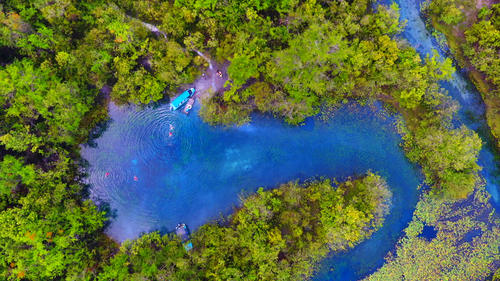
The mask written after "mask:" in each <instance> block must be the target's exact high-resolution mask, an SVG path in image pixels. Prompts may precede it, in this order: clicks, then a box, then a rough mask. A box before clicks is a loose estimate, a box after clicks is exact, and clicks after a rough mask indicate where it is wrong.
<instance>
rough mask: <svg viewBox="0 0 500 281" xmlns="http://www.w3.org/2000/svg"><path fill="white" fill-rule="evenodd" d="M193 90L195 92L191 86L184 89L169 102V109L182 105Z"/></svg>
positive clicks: (191, 94) (175, 108)
mask: <svg viewBox="0 0 500 281" xmlns="http://www.w3.org/2000/svg"><path fill="white" fill-rule="evenodd" d="M195 92H196V90H195V88H191V89H188V90H186V91H184V92H183V93H182V94H180V95H179V96H178V97H177V98H175V99H174V100H173V101H172V102H171V103H170V109H171V110H177V109H179V108H180V107H182V106H183V105H184V104H185V103H186V102H187V101H188V100H189V98H191V97H192V96H193V95H194V93H195Z"/></svg>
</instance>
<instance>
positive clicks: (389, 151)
mask: <svg viewBox="0 0 500 281" xmlns="http://www.w3.org/2000/svg"><path fill="white" fill-rule="evenodd" d="M398 3H399V4H400V7H401V18H402V19H407V20H408V25H407V28H406V29H405V31H404V33H403V34H402V36H403V37H404V38H405V39H407V40H408V42H409V43H410V44H412V45H413V46H414V47H415V48H416V49H417V50H418V51H419V53H420V54H421V55H422V56H425V54H428V53H430V52H431V50H432V49H437V50H438V51H439V52H440V53H441V54H443V52H442V51H441V50H440V49H439V46H438V45H437V44H436V43H435V41H434V40H433V39H432V37H431V36H430V34H429V33H428V32H427V31H426V30H425V26H424V24H423V22H422V20H421V18H420V15H419V8H418V7H419V2H416V1H413V0H401V1H399V2H398ZM453 78H454V79H453V81H451V82H446V83H443V84H442V86H443V87H444V88H446V89H447V90H448V91H449V93H450V95H451V96H452V97H453V98H454V99H455V100H457V101H459V103H460V104H461V106H462V107H461V110H460V112H459V113H458V114H457V117H456V120H455V124H456V125H457V126H458V125H460V124H462V123H464V124H466V125H467V126H469V127H470V128H472V129H474V130H476V131H477V132H478V133H479V134H480V135H481V137H482V139H483V141H484V142H485V144H486V145H485V147H484V148H483V150H482V151H481V154H480V161H479V162H480V164H481V165H482V166H483V171H482V172H481V173H482V176H483V177H484V178H485V179H486V182H487V190H488V191H489V192H490V194H491V195H492V203H493V204H494V206H495V207H496V208H497V210H498V206H499V202H498V201H499V198H498V197H499V196H498V186H499V184H498V181H499V177H498V175H499V173H498V166H497V161H496V159H495V158H494V153H493V152H492V150H491V149H490V146H489V143H490V140H491V138H490V137H489V135H488V130H487V128H486V127H485V122H484V118H483V114H484V106H483V105H482V103H481V99H480V97H479V95H478V93H477V91H475V89H474V88H473V87H472V86H471V85H470V83H469V82H468V81H467V79H466V78H465V77H464V75H463V74H462V73H458V74H455V75H454V77H453ZM197 110H198V108H195V109H194V110H193V111H194V112H192V113H191V115H190V116H185V115H183V114H182V113H180V112H170V111H168V106H167V105H159V106H156V107H147V108H143V109H139V108H136V107H133V106H131V107H117V106H114V105H113V104H111V105H110V116H111V121H110V122H109V123H108V124H106V127H105V128H104V131H103V133H102V135H100V137H98V138H96V139H94V140H93V144H92V145H86V146H84V147H83V148H82V155H83V157H84V158H85V159H87V160H88V162H89V168H88V172H89V177H88V181H89V184H90V185H91V189H90V192H91V198H92V199H93V200H94V201H96V202H98V203H106V204H109V207H110V209H111V210H112V216H113V218H112V220H111V223H110V226H109V227H108V229H107V233H108V234H109V235H110V236H111V237H113V238H114V239H116V240H118V241H123V240H125V239H133V238H136V237H138V236H139V235H140V234H141V233H143V232H149V231H152V230H161V231H163V232H166V231H171V230H172V229H173V228H174V227H175V225H176V224H177V223H179V222H185V223H187V224H188V225H189V226H190V228H191V229H193V230H195V229H196V228H197V227H199V226H200V225H202V224H204V223H206V222H207V221H210V220H213V219H217V218H219V217H220V216H221V215H227V214H230V213H231V212H232V210H233V207H234V206H236V205H237V204H238V202H239V199H238V198H239V196H240V195H241V194H245V193H250V192H254V191H255V190H256V189H257V188H258V187H259V186H264V187H274V186H276V185H277V184H279V183H282V182H286V181H289V180H294V179H302V180H304V179H308V178H311V177H315V176H326V177H337V178H339V179H342V178H344V177H347V176H351V175H356V174H361V173H364V172H365V171H366V170H368V169H371V170H372V171H374V172H378V173H380V174H381V175H382V176H384V177H386V178H387V181H388V183H389V184H390V186H391V189H392V192H393V194H394V198H393V202H392V207H391V212H390V214H389V215H388V217H387V219H386V222H385V224H384V226H383V227H382V228H381V229H380V230H379V231H377V232H376V233H375V234H374V235H373V236H372V237H371V238H370V239H368V240H366V241H364V242H362V243H361V244H360V245H358V246H356V247H355V248H354V249H353V250H351V251H349V252H346V253H342V254H337V255H335V256H332V257H330V258H327V259H325V260H324V261H323V262H322V264H321V267H320V271H319V272H318V273H317V275H316V277H315V279H317V280H356V279H359V278H360V277H363V276H366V275H367V274H369V273H371V272H373V271H375V270H376V269H377V268H378V267H380V266H381V265H382V264H383V262H384V259H383V258H384V256H385V255H386V254H387V253H388V252H389V251H390V250H392V249H393V248H394V245H395V243H396V241H397V239H398V238H399V237H400V236H401V231H402V230H403V229H404V228H405V227H406V225H407V224H408V222H409V221H410V219H411V215H412V212H413V210H414V207H415V204H416V202H417V197H418V191H417V189H416V187H417V186H418V185H419V184H420V183H421V177H420V175H419V172H418V171H417V169H416V168H415V167H414V166H413V165H411V164H410V163H408V161H407V160H406V159H405V157H404V154H403V152H402V151H401V149H400V147H399V143H400V141H401V140H400V137H399V136H398V135H397V133H396V132H395V128H394V124H393V122H394V118H393V117H390V116H388V114H387V113H386V112H385V111H384V110H382V109H380V108H379V107H378V106H375V107H372V108H369V107H361V106H356V105H352V104H350V105H347V106H345V107H343V108H341V109H340V110H338V111H337V112H336V114H335V116H334V117H333V118H332V119H331V120H330V121H329V122H328V123H323V122H320V121H318V120H315V119H313V118H311V119H308V120H307V122H306V124H305V125H304V126H301V127H290V126H287V125H285V124H283V123H282V122H281V121H280V120H276V119H274V118H270V117H267V116H262V115H255V116H253V121H252V123H250V124H249V125H245V126H243V127H240V128H228V129H227V128H226V129H224V128H219V127H210V126H208V125H206V124H204V123H203V122H201V120H200V119H199V118H198V116H197V115H196V113H197V112H196V111H197ZM170 124H171V125H172V126H173V127H174V128H173V130H171V128H170ZM170 131H171V132H172V136H169V132H170ZM333 268H334V270H331V269H333Z"/></svg>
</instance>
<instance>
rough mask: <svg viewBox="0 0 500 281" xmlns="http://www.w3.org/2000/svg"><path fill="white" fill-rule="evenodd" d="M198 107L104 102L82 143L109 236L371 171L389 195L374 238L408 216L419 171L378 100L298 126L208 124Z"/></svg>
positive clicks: (197, 219) (259, 121)
mask: <svg viewBox="0 0 500 281" xmlns="http://www.w3.org/2000/svg"><path fill="white" fill-rule="evenodd" d="M196 110H197V108H195V109H194V112H192V114H191V115H190V116H186V115H184V114H182V113H181V112H171V111H169V110H168V106H167V105H160V106H158V107H156V108H153V107H148V108H146V109H142V110H137V109H135V108H134V107H116V106H114V105H112V104H111V106H110V117H111V121H110V123H109V124H108V128H107V129H106V131H105V132H104V133H103V134H102V136H100V137H99V138H97V139H96V140H94V142H95V145H93V147H92V146H85V147H84V148H83V149H82V155H83V157H84V158H85V159H87V160H88V161H89V164H90V167H89V174H90V176H89V178H88V179H89V183H90V184H91V186H92V188H91V195H92V198H93V199H94V200H95V201H102V202H107V203H109V204H110V208H111V209H112V210H114V213H115V214H116V216H115V217H114V218H113V220H112V222H111V225H110V227H109V228H108V230H107V231H108V234H109V235H110V236H111V237H113V238H115V239H116V240H118V241H123V240H125V239H133V238H136V237H138V236H139V235H140V234H141V233H142V232H148V231H152V230H171V229H172V228H173V227H174V226H175V225H176V224H177V223H179V222H185V223H187V224H188V225H189V226H190V228H191V229H193V230H194V229H196V228H197V227H199V226H200V225H202V224H204V223H206V222H207V221H210V220H213V219H217V218H219V217H220V215H221V214H222V215H227V214H229V213H231V212H232V210H233V207H234V206H236V205H237V204H238V203H239V196H240V195H241V194H242V192H243V193H244V192H246V193H249V192H254V191H255V190H256V189H257V188H258V187H260V186H264V187H274V186H276V185H278V184H280V183H283V182H287V181H290V180H294V179H302V180H304V179H308V178H311V177H315V176H326V177H337V178H339V179H341V178H344V177H347V176H351V175H356V174H362V173H364V172H366V171H367V170H369V169H371V170H372V171H374V172H379V173H380V174H381V175H382V176H384V177H386V178H387V180H388V183H389V185H390V186H391V187H392V188H393V193H394V201H393V207H392V209H391V214H390V216H389V219H388V220H389V221H390V223H389V224H388V225H390V229H389V228H388V229H387V230H388V231H385V232H387V233H385V234H381V235H382V237H380V238H381V239H384V240H385V239H387V238H388V237H386V236H387V235H391V236H392V235H393V233H392V230H395V229H398V230H400V229H401V228H402V227H404V224H405V223H407V222H408V220H409V219H410V215H411V211H412V209H413V208H414V206H415V204H416V200H417V191H416V186H417V185H418V184H419V179H418V176H417V172H416V170H415V169H414V168H413V167H412V165H410V164H409V163H408V162H407V160H406V159H405V157H404V155H403V152H402V151H401V149H400V147H399V142H400V137H399V135H398V134H397V133H396V131H395V127H394V126H393V123H394V117H390V116H388V115H387V114H386V113H385V111H384V110H382V109H380V108H378V107H377V106H374V107H372V108H369V107H361V106H357V105H354V104H350V105H347V106H345V107H344V108H342V109H340V110H339V111H338V112H336V114H335V117H333V118H332V120H331V121H330V122H328V123H324V122H321V121H317V120H315V119H312V118H311V119H309V120H308V121H307V122H306V124H305V125H304V126H301V127H292V126H287V125H285V124H283V122H282V121H280V120H277V119H274V118H270V117H266V116H261V115H255V116H254V117H253V121H252V122H251V123H250V124H248V125H245V126H242V127H239V128H221V127H211V126H208V125H207V124H205V123H203V122H202V121H201V120H200V118H199V117H198V116H197V114H196V113H197V112H196ZM170 124H172V126H173V127H174V129H173V130H172V136H169V132H170ZM381 233H384V231H382V232H381ZM384 235H385V236H384ZM394 238H395V237H394ZM388 241H392V242H394V239H389V240H388ZM390 244H391V242H388V245H387V246H388V247H389V246H390Z"/></svg>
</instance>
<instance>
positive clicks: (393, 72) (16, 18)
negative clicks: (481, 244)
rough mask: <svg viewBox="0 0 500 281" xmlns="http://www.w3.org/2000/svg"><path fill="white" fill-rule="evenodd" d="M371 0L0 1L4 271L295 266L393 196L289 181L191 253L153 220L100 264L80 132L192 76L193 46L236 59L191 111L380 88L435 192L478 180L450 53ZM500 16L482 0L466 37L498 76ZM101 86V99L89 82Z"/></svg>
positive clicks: (303, 265) (335, 243) (355, 230)
mask: <svg viewBox="0 0 500 281" xmlns="http://www.w3.org/2000/svg"><path fill="white" fill-rule="evenodd" d="M448 2H449V0H446V1H437V0H436V4H435V5H436V7H432V9H434V10H435V11H438V13H441V14H442V15H443V17H442V18H441V21H444V22H446V23H455V22H457V21H459V20H460V19H461V17H462V15H461V13H459V12H457V11H456V9H453V7H452V6H451V5H447V3H448ZM372 5H373V3H372V1H368V0H354V1H314V0H306V1H298V0H280V1H270V0H252V1H250V0H245V1H236V0H228V1H215V0H176V1H159V0H148V1H132V0H116V1H102V0H97V1H76V0H67V1H62V0H56V1H48V0H35V1H28V0H10V1H3V2H2V3H1V4H0V46H1V47H3V48H8V49H9V50H11V51H12V52H13V53H14V54H13V55H12V57H13V58H16V59H12V60H9V61H8V62H7V61H6V62H4V61H0V65H1V66H0V104H1V107H0V253H2V254H1V255H0V271H1V273H0V279H2V280H3V279H7V280H16V279H23V278H24V279H28V280H58V279H68V280H74V279H92V278H95V277H96V276H97V274H99V278H100V279H102V280H111V279H114V280H124V279H131V280H138V279H160V280H162V279H167V280H193V279H252V278H253V279H262V280H279V279H281V280H290V279H303V278H306V277H308V276H310V275H311V272H312V270H313V269H314V265H315V263H316V262H317V261H318V260H319V259H320V258H321V257H324V255H325V254H326V253H327V252H329V251H331V250H333V251H338V250H344V249H347V248H349V247H352V246H353V245H355V244H356V243H358V242H359V241H361V240H362V239H364V238H366V237H368V236H369V235H370V234H371V232H372V231H373V230H374V229H377V228H378V227H379V226H380V223H381V221H382V217H383V215H384V214H385V210H386V208H385V207H386V206H385V205H384V204H385V202H386V199H387V198H388V196H389V193H388V192H387V188H386V186H385V185H384V184H382V181H381V179H380V178H379V177H378V176H375V175H373V174H370V175H369V176H367V177H365V178H363V179H360V180H355V181H348V182H346V183H343V184H340V185H339V186H338V187H337V188H336V189H333V188H332V187H331V185H330V183H329V182H328V181H320V182H313V183H309V184H308V188H303V187H300V186H298V185H297V184H296V183H290V184H286V185H284V186H282V187H281V188H279V189H276V190H273V191H259V192H258V193H257V194H256V195H252V196H250V197H249V198H247V199H246V200H245V201H244V206H243V207H242V209H240V210H239V211H237V212H236V213H235V214H234V215H233V216H232V217H230V218H229V219H228V221H227V222H226V224H224V225H223V224H216V223H212V224H208V225H205V226H203V227H202V228H201V229H200V230H199V231H198V232H196V233H195V234H194V236H193V240H194V244H195V250H194V251H192V252H190V253H189V254H187V253H186V252H185V251H184V249H183V248H182V246H181V244H180V242H179V241H177V240H175V239H172V238H171V237H169V236H164V237H160V236H159V235H158V234H155V233H153V234H148V235H145V236H144V237H142V238H140V239H138V240H137V241H135V242H128V243H124V244H123V245H122V247H121V249H120V251H119V253H118V254H116V255H115V256H114V257H113V258H112V259H111V260H109V258H110V256H112V255H113V254H114V253H113V247H115V245H114V244H113V243H111V242H110V241H109V240H106V239H105V238H104V235H103V233H102V229H103V225H104V221H105V219H104V215H105V214H104V213H102V212H99V211H98V210H97V209H96V207H95V206H94V205H93V204H92V203H91V202H90V201H86V200H84V199H82V196H83V195H84V187H83V185H82V184H81V182H80V181H81V176H82V175H80V173H79V171H78V168H77V163H76V161H75V159H78V149H77V147H78V144H79V142H81V141H83V140H84V139H86V138H87V135H88V132H89V129H90V127H91V126H92V125H95V124H96V123H97V122H98V121H100V120H102V118H104V116H103V115H105V111H106V108H105V106H104V104H105V103H106V102H107V101H108V98H111V99H112V100H113V101H115V102H117V103H127V102H133V103H144V104H146V103H149V102H151V101H157V100H160V99H162V98H163V97H164V96H165V95H171V94H173V93H175V92H177V91H178V88H179V87H181V86H184V85H185V84H187V83H190V82H192V81H193V80H194V78H195V77H197V76H198V75H199V73H200V72H201V71H202V70H203V69H202V63H203V60H202V59H201V58H200V57H197V56H196V53H195V52H194V50H200V51H203V52H205V53H210V54H211V55H212V56H213V57H214V58H216V59H217V60H218V61H219V62H222V61H229V62H230V64H229V65H230V66H229V67H228V74H229V81H228V84H227V86H230V89H229V90H228V91H226V92H224V93H216V94H215V95H213V96H212V97H211V98H208V99H207V100H204V101H203V107H202V109H201V111H200V114H201V115H202V117H203V118H204V119H205V120H207V121H209V122H210V123H211V124H224V125H231V124H242V123H244V122H248V121H249V120H250V117H249V116H250V113H251V112H252V111H253V110H260V111H262V112H270V113H272V114H275V115H276V116H280V117H283V118H285V120H286V121H288V122H290V123H293V124H299V123H301V122H302V121H303V120H304V118H306V117H308V116H312V115H315V114H317V113H318V112H319V111H320V108H321V106H322V105H328V106H332V105H337V104H339V103H340V102H342V101H346V100H347V99H348V98H355V99H362V100H373V99H378V100H382V101H385V102H387V103H389V104H391V105H393V106H394V107H395V108H397V109H398V110H399V111H400V112H401V113H402V115H403V117H404V118H405V121H406V124H407V127H404V126H401V128H404V129H405V130H404V132H403V133H404V135H405V149H406V151H407V153H408V156H409V158H410V159H411V160H413V161H416V162H418V163H419V164H420V165H421V166H422V169H423V171H424V174H425V176H426V180H427V182H428V183H429V184H432V186H433V193H435V194H440V195H441V196H442V197H444V198H447V199H456V198H463V197H464V196H466V195H467V194H468V193H470V191H471V190H472V189H473V187H474V185H475V183H476V181H477V174H476V173H477V171H478V169H479V167H478V165H477V164H476V158H477V153H478V150H479V147H480V141H479V139H478V137H477V136H476V135H475V134H474V133H472V132H471V131H470V130H468V129H466V128H458V129H449V128H451V126H450V122H449V121H450V119H451V116H452V114H453V112H454V110H455V109H456V107H455V105H454V104H453V103H452V102H451V101H450V99H449V98H448V97H447V96H446V95H445V94H444V93H442V92H441V91H440V90H439V88H438V86H437V84H436V82H437V81H438V80H441V79H448V78H449V77H450V75H451V73H452V72H453V68H452V66H451V61H450V60H448V59H447V60H444V61H441V60H440V59H439V57H438V56H437V55H434V56H432V57H427V58H425V59H424V60H422V59H421V58H420V57H419V56H418V54H417V53H416V51H415V50H414V49H412V48H410V47H409V46H408V45H407V44H406V43H404V42H401V41H399V40H397V39H394V38H393V36H394V35H395V34H397V33H398V32H399V31H400V29H401V25H400V23H399V22H398V16H399V11H398V7H397V6H396V5H391V6H390V7H384V6H378V7H377V8H376V9H373V7H372ZM459 9H461V8H460V7H459ZM497 18H498V6H494V7H493V8H492V9H491V10H483V11H481V13H479V18H478V23H477V24H476V25H474V26H473V27H472V28H471V30H470V31H469V32H468V33H467V38H466V39H467V42H466V45H464V50H466V51H465V52H466V55H467V56H469V57H470V58H471V61H472V63H473V64H474V66H475V67H477V68H478V69H479V70H480V71H482V72H483V73H485V74H487V75H488V76H489V80H488V81H490V82H491V83H493V84H495V85H496V84H497V82H498V81H497V77H498V76H499V75H497V74H498V69H499V68H498V67H496V68H495V66H496V65H497V64H498V60H497V59H498V42H499V40H495V39H496V37H495V36H497V37H498V20H497ZM145 23H151V24H155V25H156V26H157V27H158V29H159V30H158V32H157V33H158V34H153V32H151V30H148V28H147V26H146V25H145ZM7 63H10V64H8V65H6V64H7ZM105 85H107V86H110V87H111V89H112V90H111V93H110V96H109V97H108V95H107V93H105V92H104V91H103V93H101V94H99V89H101V88H102V87H103V86H105ZM435 198H439V197H437V196H436V197H435ZM433 200H434V199H433ZM436 200H437V199H436ZM419 249H420V248H419ZM478 268H479V267H478ZM480 268H484V267H480ZM99 272H101V273H99Z"/></svg>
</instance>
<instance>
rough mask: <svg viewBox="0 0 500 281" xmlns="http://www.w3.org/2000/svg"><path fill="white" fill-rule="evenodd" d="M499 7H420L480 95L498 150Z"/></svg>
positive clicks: (448, 2)
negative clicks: (442, 37) (441, 34)
mask: <svg viewBox="0 0 500 281" xmlns="http://www.w3.org/2000/svg"><path fill="white" fill-rule="evenodd" d="M499 11H500V4H494V2H492V1H463V0H432V1H431V0H429V1H427V2H425V4H424V5H423V12H424V13H426V14H427V16H428V17H429V19H430V23H431V25H432V27H433V28H435V29H437V30H438V31H439V32H442V33H444V35H445V36H446V39H447V43H448V45H449V47H450V50H451V51H452V53H453V55H454V57H455V59H456V60H457V61H458V63H459V65H460V66H461V67H463V68H466V69H467V70H468V74H469V77H470V78H471V80H472V81H473V82H474V84H475V86H476V87H477V89H478V90H479V92H480V93H481V94H482V96H483V100H484V102H485V104H486V118H487V121H488V125H489V126H490V128H491V132H492V134H493V136H494V137H495V138H496V140H497V143H496V145H497V148H498V147H500V140H499V138H500V118H499V117H498V112H499V110H500V96H499V93H500V88H499V86H500V80H499V78H498V77H500V73H499V69H500V58H499V55H498V53H499V52H500V47H499V46H498V41H499V40H500V28H499V27H500V23H499V21H498V18H499V16H500V12H499Z"/></svg>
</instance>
